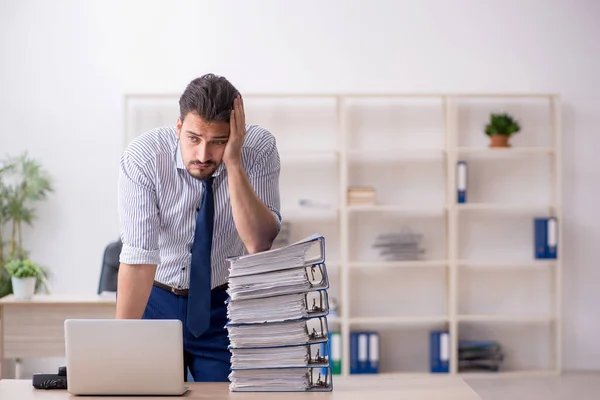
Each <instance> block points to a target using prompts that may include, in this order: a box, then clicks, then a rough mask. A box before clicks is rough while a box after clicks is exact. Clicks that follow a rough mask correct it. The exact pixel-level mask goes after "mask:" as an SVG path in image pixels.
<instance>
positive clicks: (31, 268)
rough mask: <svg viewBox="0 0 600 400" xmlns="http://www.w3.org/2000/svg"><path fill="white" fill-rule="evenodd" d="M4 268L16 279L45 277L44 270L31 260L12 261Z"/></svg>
mask: <svg viewBox="0 0 600 400" xmlns="http://www.w3.org/2000/svg"><path fill="white" fill-rule="evenodd" d="M4 268H5V269H6V270H7V271H8V273H9V275H10V276H11V277H13V276H14V277H15V278H41V277H44V276H45V274H44V271H43V270H42V268H40V267H39V266H38V265H37V264H35V263H34V262H33V261H31V260H29V259H25V260H19V259H13V260H10V261H9V262H7V263H6V266H5V267H4Z"/></svg>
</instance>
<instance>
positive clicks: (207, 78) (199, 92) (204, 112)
mask: <svg viewBox="0 0 600 400" xmlns="http://www.w3.org/2000/svg"><path fill="white" fill-rule="evenodd" d="M239 94H240V93H239V92H238V90H237V89H236V88H235V87H234V86H233V85H232V84H231V82H229V81H228V80H227V79H225V78H224V77H222V76H217V75H215V74H206V75H202V76H201V77H199V78H196V79H194V80H193V81H191V82H190V83H189V84H188V86H187V87H186V88H185V91H184V92H183V94H182V95H181V97H180V99H179V113H180V117H181V119H182V120H183V119H185V117H186V116H187V114H188V113H190V112H191V113H193V114H195V115H197V116H198V117H200V118H202V119H203V120H204V121H206V122H213V121H222V122H229V116H230V112H231V110H232V108H233V100H234V99H235V97H236V96H237V95H239Z"/></svg>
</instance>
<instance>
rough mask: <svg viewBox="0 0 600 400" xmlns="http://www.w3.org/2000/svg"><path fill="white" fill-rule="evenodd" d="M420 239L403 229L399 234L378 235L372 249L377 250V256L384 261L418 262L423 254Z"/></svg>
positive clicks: (420, 237)
mask: <svg viewBox="0 0 600 400" xmlns="http://www.w3.org/2000/svg"><path fill="white" fill-rule="evenodd" d="M422 239H423V236H422V235H420V234H417V233H414V232H411V231H410V230H408V229H404V230H403V231H401V232H399V233H389V234H382V235H379V236H378V237H377V239H376V240H375V243H374V244H373V247H374V248H377V249H379V255H380V256H381V257H382V258H383V259H385V260H386V261H414V260H420V259H421V258H422V256H423V254H424V253H425V249H423V248H422V247H421V240H422Z"/></svg>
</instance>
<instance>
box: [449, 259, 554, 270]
mask: <svg viewBox="0 0 600 400" xmlns="http://www.w3.org/2000/svg"><path fill="white" fill-rule="evenodd" d="M554 264H556V260H507V261H499V260H458V261H457V265H458V266H459V267H462V268H470V269H477V270H486V269H490V270H498V269H537V268H544V269H545V268H546V267H548V266H551V265H554Z"/></svg>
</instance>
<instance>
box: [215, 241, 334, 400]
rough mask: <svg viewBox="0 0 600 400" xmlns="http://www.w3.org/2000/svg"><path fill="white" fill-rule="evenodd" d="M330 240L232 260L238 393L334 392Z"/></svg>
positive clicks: (233, 377) (234, 387) (231, 322)
mask: <svg viewBox="0 0 600 400" xmlns="http://www.w3.org/2000/svg"><path fill="white" fill-rule="evenodd" d="M328 289H329V279H328V276H327V269H326V266H325V239H324V238H323V236H320V235H313V236H309V237H307V238H305V239H303V240H301V241H299V242H296V243H292V244H290V245H287V246H284V247H281V248H278V249H273V250H269V251H265V252H261V253H256V254H250V255H244V256H239V257H232V258H230V259H229V288H228V289H227V291H228V294H229V298H228V300H227V318H228V322H227V326H226V328H227V331H228V335H229V342H230V345H229V350H230V352H231V370H232V371H231V373H230V375H229V380H230V382H231V383H230V385H229V389H230V391H232V392H244V391H245V392H273V391H281V392H294V391H302V392H306V391H309V392H312V391H331V390H332V389H333V382H332V379H331V375H332V374H331V366H330V363H329V358H328V356H327V354H328V353H329V350H328V345H329V329H328V326H327V314H328V313H329V303H328V297H327V290H328Z"/></svg>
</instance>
